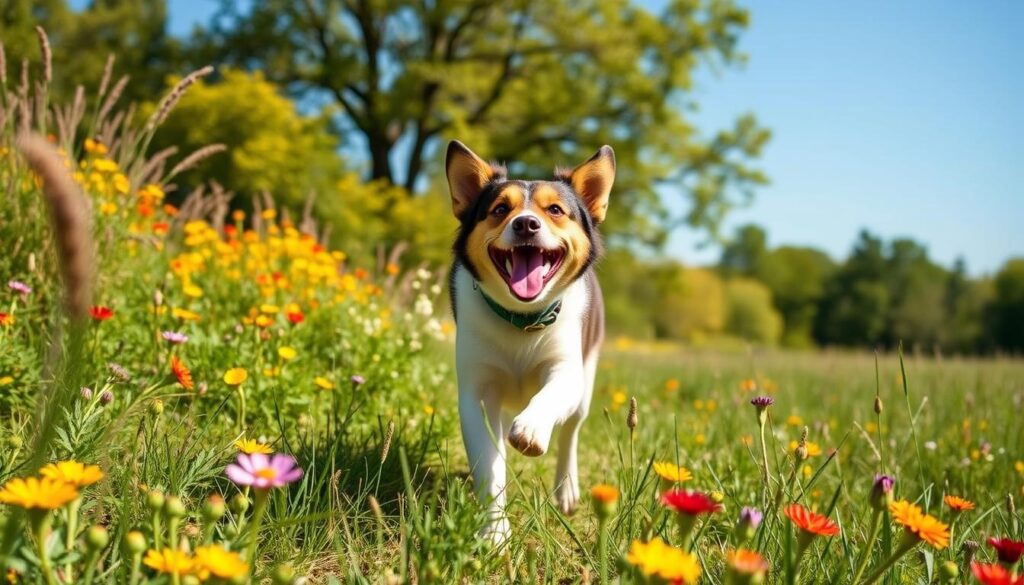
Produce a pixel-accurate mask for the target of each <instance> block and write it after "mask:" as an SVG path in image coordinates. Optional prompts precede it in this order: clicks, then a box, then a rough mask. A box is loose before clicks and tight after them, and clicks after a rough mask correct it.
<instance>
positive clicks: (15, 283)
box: [7, 280, 32, 296]
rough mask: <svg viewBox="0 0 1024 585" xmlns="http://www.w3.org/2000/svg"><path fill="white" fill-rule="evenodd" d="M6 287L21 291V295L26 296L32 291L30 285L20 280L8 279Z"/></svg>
mask: <svg viewBox="0 0 1024 585" xmlns="http://www.w3.org/2000/svg"><path fill="white" fill-rule="evenodd" d="M7 287H8V288H10V289H11V290H13V291H14V292H17V293H21V294H22V295H23V296H27V295H28V294H29V293H31V292H32V287H31V286H29V285H27V284H25V283H24V282H21V281H20V280H8V281H7Z"/></svg>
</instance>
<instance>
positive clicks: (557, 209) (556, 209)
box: [548, 205, 565, 217]
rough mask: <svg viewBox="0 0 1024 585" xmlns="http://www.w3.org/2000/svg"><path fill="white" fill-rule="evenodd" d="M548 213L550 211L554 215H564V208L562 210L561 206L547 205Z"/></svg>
mask: <svg viewBox="0 0 1024 585" xmlns="http://www.w3.org/2000/svg"><path fill="white" fill-rule="evenodd" d="M548 213H550V214H551V215H552V216H554V217H558V216H560V215H565V210H563V209H562V208H561V206H558V205H552V206H550V207H548Z"/></svg>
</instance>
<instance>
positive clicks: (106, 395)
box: [100, 390, 114, 406]
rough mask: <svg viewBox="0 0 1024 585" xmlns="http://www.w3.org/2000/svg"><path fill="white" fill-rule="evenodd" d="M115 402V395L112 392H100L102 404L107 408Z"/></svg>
mask: <svg viewBox="0 0 1024 585" xmlns="http://www.w3.org/2000/svg"><path fill="white" fill-rule="evenodd" d="M113 401H114V393H113V392H111V391H110V390H104V391H103V392H100V404H102V405H103V406H106V405H108V404H110V403H111V402H113Z"/></svg>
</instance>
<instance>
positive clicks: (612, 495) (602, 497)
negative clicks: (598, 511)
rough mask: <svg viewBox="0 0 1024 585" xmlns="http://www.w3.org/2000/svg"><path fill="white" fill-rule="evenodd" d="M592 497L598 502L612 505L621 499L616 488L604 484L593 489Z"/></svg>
mask: <svg viewBox="0 0 1024 585" xmlns="http://www.w3.org/2000/svg"><path fill="white" fill-rule="evenodd" d="M590 495H591V496H592V497H593V498H594V499H595V500H597V501H598V502H602V503H605V504H610V503H612V502H614V501H616V500H618V499H619V490H618V489H616V487H615V486H611V485H608V484H604V483H602V484H598V485H595V486H594V487H593V488H591V489H590Z"/></svg>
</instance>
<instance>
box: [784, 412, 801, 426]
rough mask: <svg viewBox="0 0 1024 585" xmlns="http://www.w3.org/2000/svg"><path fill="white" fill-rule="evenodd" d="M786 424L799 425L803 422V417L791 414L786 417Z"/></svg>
mask: <svg viewBox="0 0 1024 585" xmlns="http://www.w3.org/2000/svg"><path fill="white" fill-rule="evenodd" d="M786 424H787V425H789V426H791V427H799V426H801V425H803V424H804V419H802V418H800V415H797V414H791V415H789V417H788V418H786Z"/></svg>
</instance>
